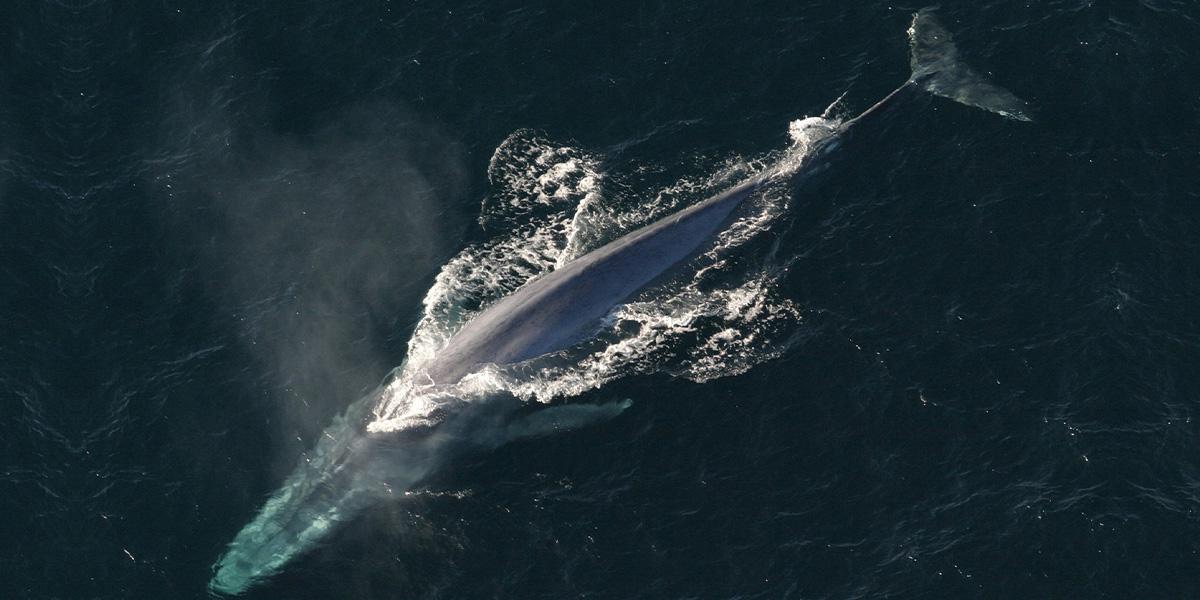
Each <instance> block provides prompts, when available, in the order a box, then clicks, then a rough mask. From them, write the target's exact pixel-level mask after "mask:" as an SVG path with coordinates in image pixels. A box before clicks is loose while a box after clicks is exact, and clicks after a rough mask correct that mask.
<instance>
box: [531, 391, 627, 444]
mask: <svg viewBox="0 0 1200 600" xmlns="http://www.w3.org/2000/svg"><path fill="white" fill-rule="evenodd" d="M630 406H633V401H632V400H629V399H625V400H622V401H620V402H606V403H604V404H564V405H561V406H552V407H550V408H543V409H541V410H539V411H537V412H535V413H533V414H531V415H528V416H526V417H524V418H522V419H519V420H517V421H515V422H513V423H510V424H509V426H508V431H507V434H508V440H509V441H511V440H519V439H526V438H533V437H541V436H544V435H552V434H556V433H562V432H564V431H571V430H574V429H581V428H583V427H587V426H588V425H593V424H596V423H600V422H602V421H608V420H610V419H613V418H615V417H616V416H617V415H619V414H621V413H623V412H625V409H627V408H629V407H630Z"/></svg>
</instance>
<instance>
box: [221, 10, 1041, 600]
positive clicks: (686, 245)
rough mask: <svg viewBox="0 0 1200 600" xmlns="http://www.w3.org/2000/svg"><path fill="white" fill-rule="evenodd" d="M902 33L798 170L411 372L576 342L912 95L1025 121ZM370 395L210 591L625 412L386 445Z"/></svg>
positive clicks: (921, 20) (612, 252)
mask: <svg viewBox="0 0 1200 600" xmlns="http://www.w3.org/2000/svg"><path fill="white" fill-rule="evenodd" d="M908 37H909V47H910V66H911V71H912V74H911V76H910V77H909V79H908V80H907V81H905V82H904V83H903V84H901V85H900V86H899V87H898V88H896V89H895V90H894V91H892V92H891V93H889V94H887V95H886V96H885V97H884V98H883V99H881V100H879V101H878V102H877V103H875V104H873V105H872V106H870V107H869V108H868V109H867V110H865V111H863V112H862V113H861V114H859V115H858V116H856V117H854V118H852V119H848V120H844V121H840V122H836V123H835V122H834V121H831V120H828V119H824V118H811V119H805V120H804V121H801V122H800V124H799V126H800V127H802V128H804V127H823V128H826V129H828V130H827V131H822V132H821V134H822V135H821V136H820V137H819V138H817V141H816V142H815V143H814V145H813V146H811V147H810V148H808V149H807V150H806V152H805V153H804V155H803V158H802V162H801V163H800V164H799V165H798V166H796V165H786V166H784V165H781V166H778V167H769V168H766V169H764V170H763V171H761V172H759V173H758V174H757V175H755V176H753V177H751V178H749V179H748V180H746V181H743V182H741V183H738V184H737V185H734V186H732V187H731V188H729V189H727V190H725V191H723V192H721V193H718V194H716V195H714V196H712V197H710V198H708V199H705V200H703V201H701V202H699V203H696V204H694V205H692V206H690V207H687V208H685V209H683V210H680V211H678V212H675V213H673V214H670V215H667V216H666V217H663V218H661V219H659V220H658V221H655V222H653V223H650V224H649V225H646V226H644V227H642V228H640V229H637V230H634V231H632V232H629V233H627V234H625V235H623V236H621V237H619V238H617V239H615V240H613V241H612V242H609V243H608V244H606V245H604V246H601V247H599V248H597V249H595V250H593V251H591V252H588V253H586V254H584V255H582V256H579V257H577V258H575V259H574V260H571V261H569V262H567V263H566V264H564V265H562V266H560V267H558V268H557V269H555V270H553V271H550V272H548V273H546V274H544V275H542V276H540V277H537V278H535V279H533V280H531V281H529V282H527V283H526V284H525V285H523V286H521V287H520V288H518V289H516V290H515V291H514V292H513V293H511V294H509V295H508V296H506V297H504V298H501V299H500V300H498V301H496V302H494V303H493V304H492V305H491V306H489V307H487V308H484V309H483V310H482V311H481V312H479V313H478V314H477V315H476V316H474V317H473V318H471V319H470V320H468V321H467V322H466V323H465V324H463V325H462V326H461V328H460V329H459V330H458V331H457V332H456V333H454V334H453V335H451V336H450V338H449V339H448V340H447V341H446V343H445V345H444V346H443V347H442V348H441V350H440V351H438V352H437V353H436V354H435V355H434V356H433V357H432V358H431V359H429V360H427V361H425V362H423V363H422V364H421V365H420V366H419V367H417V369H418V373H417V374H416V377H417V379H420V380H423V381H424V382H425V383H426V384H428V385H431V386H451V385H453V384H456V383H458V382H460V381H462V380H463V379H464V378H465V377H467V376H469V375H471V374H473V373H476V372H479V371H480V370H482V369H485V368H487V367H489V366H491V365H513V364H519V363H522V362H524V361H529V360H531V359H535V358H537V357H540V356H544V355H547V354H551V353H555V352H558V351H562V350H564V349H568V348H570V347H571V346H572V345H574V344H577V343H579V342H580V341H581V340H583V339H588V337H589V336H590V334H593V333H595V332H596V331H597V330H598V329H599V328H600V327H601V326H602V323H603V322H604V318H605V316H606V315H608V314H610V313H611V312H612V311H613V309H614V308H615V307H617V306H620V305H621V304H622V303H625V302H628V301H629V300H630V299H631V298H633V297H635V296H637V295H638V294H639V293H641V292H643V291H645V290H647V289H648V288H652V287H654V286H655V285H656V284H658V283H659V282H662V281H664V278H666V277H669V276H670V274H671V273H672V272H675V271H677V270H678V269H679V268H681V265H684V264H687V263H688V262H689V258H692V257H694V256H696V255H697V254H698V253H700V252H702V251H703V250H704V249H705V248H707V247H708V246H709V245H710V244H711V243H712V241H713V239H714V237H715V236H717V235H718V234H719V233H720V232H721V231H723V230H725V229H726V228H728V227H729V226H730V224H731V223H732V222H733V220H734V219H736V217H737V214H738V209H739V207H741V206H742V205H743V204H745V203H746V202H747V200H748V199H750V198H752V197H754V196H755V194H756V193H758V192H760V191H761V190H762V189H763V188H764V187H765V186H768V185H773V184H776V183H778V182H780V180H781V179H789V180H791V181H793V182H795V183H796V184H797V185H798V186H799V187H798V188H797V189H798V190H799V192H798V193H802V192H803V184H804V183H805V182H806V181H807V180H808V179H809V178H810V177H812V176H814V175H815V174H818V173H821V172H823V171H824V170H825V168H826V167H827V166H828V163H829V160H830V158H831V157H832V155H833V154H834V153H835V152H837V151H838V150H839V149H840V148H842V147H843V141H844V140H845V138H847V136H850V135H852V134H853V133H854V132H856V131H860V130H863V129H865V128H867V127H869V126H870V125H871V124H872V123H875V122H878V121H879V119H878V117H880V116H881V115H883V114H885V113H886V111H889V110H892V109H893V107H896V106H899V105H901V104H902V103H903V101H904V99H905V98H908V97H910V96H912V95H915V94H917V95H919V94H926V93H928V94H932V95H934V96H939V97H943V98H947V99H950V100H953V101H955V102H957V103H960V104H964V105H967V106H971V107H976V108H980V109H983V110H986V111H990V112H992V113H996V114H998V115H1001V116H1003V117H1006V118H1008V119H1012V120H1015V121H1031V120H1032V112H1031V110H1030V108H1029V105H1028V103H1026V102H1025V101H1023V100H1021V99H1020V98H1018V97H1017V96H1015V95H1014V94H1012V93H1011V92H1009V91H1008V90H1006V89H1004V88H1001V87H999V86H997V85H995V84H993V83H991V82H990V81H988V80H987V79H986V78H984V77H983V76H981V75H980V74H978V73H977V72H976V71H974V70H973V69H971V68H970V67H969V66H967V65H966V64H965V63H964V62H963V61H962V60H961V58H960V57H959V53H958V49H957V47H956V46H955V45H954V42H953V39H952V37H951V35H950V33H949V32H948V31H947V30H946V29H945V28H944V27H943V26H942V25H941V23H940V22H939V21H938V20H937V18H936V15H935V14H934V12H933V11H932V10H930V9H923V10H921V11H918V12H917V13H915V14H914V16H913V19H912V22H911V26H910V27H909V29H908ZM827 112H828V111H827ZM381 388H382V386H381ZM378 393H379V390H377V391H376V393H374V394H368V395H367V396H364V397H363V398H362V399H360V400H359V401H357V402H355V403H353V404H352V405H351V406H350V407H349V408H348V409H347V410H346V412H344V413H343V414H341V415H339V416H338V417H337V418H335V419H334V422H333V423H332V424H331V425H330V426H329V427H328V428H327V429H326V430H325V432H324V434H323V435H322V436H321V438H320V439H319V441H318V442H317V444H316V446H315V447H314V448H313V449H312V450H311V451H310V452H307V453H305V455H304V456H303V457H302V460H300V462H299V465H298V466H297V468H296V470H295V471H294V472H293V473H292V474H291V475H290V476H289V477H288V478H287V479H286V480H285V481H284V482H283V484H282V485H281V486H280V488H279V489H278V490H277V491H276V492H275V493H273V494H272V495H271V496H270V497H269V498H268V499H267V500H266V502H265V503H264V505H263V506H262V508H261V509H260V510H259V512H258V513H257V514H256V515H255V516H254V518H253V519H252V520H251V521H250V522H249V523H247V524H246V525H245V526H244V527H243V528H242V529H241V530H240V531H239V532H238V533H237V535H236V536H235V537H234V539H233V541H231V542H230V543H229V544H228V546H227V547H226V549H225V551H224V552H223V553H222V555H221V556H220V558H219V559H218V560H217V561H216V563H215V564H214V565H213V571H214V572H213V576H212V579H211V580H210V582H209V586H208V588H209V591H210V592H211V593H213V594H215V595H218V596H234V595H238V594H241V593H243V592H245V591H247V590H248V589H250V588H252V587H254V586H255V585H258V584H260V583H262V582H263V581H264V580H266V579H268V578H270V577H272V576H273V575H275V574H277V573H279V572H280V571H281V570H282V569H284V567H285V566H286V565H287V564H289V563H290V562H291V561H293V560H295V559H296V558H298V557H300V556H302V555H303V554H305V553H306V552H309V551H310V550H311V549H312V548H314V547H316V546H318V545H319V544H320V543H321V542H322V541H323V540H325V539H326V538H327V537H328V536H329V535H330V534H331V532H333V531H334V530H335V528H336V527H337V525H338V524H339V523H343V522H345V521H348V520H350V519H352V518H354V517H355V516H356V515H358V514H359V513H360V512H361V511H362V510H364V509H365V508H367V507H369V506H371V505H372V504H374V503H377V502H383V501H387V500H388V499H395V498H400V497H402V496H403V495H404V493H406V492H407V491H408V490H411V489H412V488H413V487H414V486H416V485H418V484H419V483H420V482H421V481H422V480H423V479H425V478H427V477H428V476H429V475H430V474H431V473H434V472H436V471H437V470H438V469H440V468H442V467H443V466H444V465H446V464H447V463H448V462H450V461H452V460H453V458H454V457H456V456H459V455H461V454H462V453H464V452H478V451H481V450H484V451H486V450H487V449H491V448H496V447H499V446H500V445H503V444H506V443H509V442H511V441H513V440H517V439H522V438H528V437H536V436H542V435H551V434H557V433H561V432H564V431H569V430H572V429H578V428H580V427H586V426H589V425H593V424H596V423H600V422H603V421H606V420H609V419H613V418H615V417H616V416H618V415H620V414H621V413H622V412H623V411H624V410H625V409H626V408H628V406H629V401H627V400H626V401H620V402H608V403H601V404H570V403H568V404H560V405H554V406H549V407H542V408H536V409H530V408H529V407H526V406H522V403H520V402H519V401H516V400H515V399H512V398H509V399H498V400H496V401H495V402H491V403H489V402H471V403H465V402H464V403H459V404H456V405H454V406H455V407H454V409H453V410H449V411H448V412H447V414H445V415H443V416H442V418H441V419H440V420H439V421H438V422H437V423H436V424H434V425H431V426H429V427H426V428H424V429H423V430H422V431H420V432H411V431H407V432H405V433H404V434H403V435H397V434H395V433H381V432H377V431H372V428H371V427H370V422H371V407H372V405H373V403H374V402H375V401H376V400H377V396H378Z"/></svg>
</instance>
